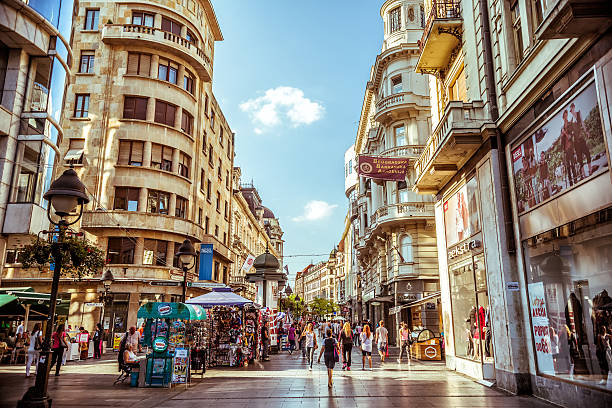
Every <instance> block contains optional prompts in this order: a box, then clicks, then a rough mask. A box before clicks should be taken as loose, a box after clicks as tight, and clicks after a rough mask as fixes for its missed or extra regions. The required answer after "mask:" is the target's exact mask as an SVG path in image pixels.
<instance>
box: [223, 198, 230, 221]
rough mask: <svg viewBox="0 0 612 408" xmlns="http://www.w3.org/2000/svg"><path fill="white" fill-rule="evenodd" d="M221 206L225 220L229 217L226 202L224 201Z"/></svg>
mask: <svg viewBox="0 0 612 408" xmlns="http://www.w3.org/2000/svg"><path fill="white" fill-rule="evenodd" d="M223 205H224V206H225V212H224V215H225V219H227V218H228V217H229V211H228V207H227V200H225V202H224V203H223Z"/></svg>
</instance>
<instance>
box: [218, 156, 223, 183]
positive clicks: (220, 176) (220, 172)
mask: <svg viewBox="0 0 612 408" xmlns="http://www.w3.org/2000/svg"><path fill="white" fill-rule="evenodd" d="M222 168H223V162H222V161H221V159H219V165H218V166H217V177H219V180H223V176H222V175H221V174H222V172H223V170H222Z"/></svg>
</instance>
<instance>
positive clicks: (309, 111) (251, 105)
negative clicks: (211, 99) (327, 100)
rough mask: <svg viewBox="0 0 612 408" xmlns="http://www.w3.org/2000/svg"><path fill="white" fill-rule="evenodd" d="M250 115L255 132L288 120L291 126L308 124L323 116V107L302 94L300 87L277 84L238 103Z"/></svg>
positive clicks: (257, 132)
mask: <svg viewBox="0 0 612 408" xmlns="http://www.w3.org/2000/svg"><path fill="white" fill-rule="evenodd" d="M240 109H241V110H242V111H243V112H246V113H248V114H249V116H250V117H251V121H252V122H253V125H254V126H255V129H254V131H255V133H256V134H261V133H263V132H264V131H265V129H266V128H271V127H274V126H278V125H280V124H281V123H284V122H288V123H289V124H290V125H291V126H292V127H298V126H300V125H310V124H311V123H314V122H316V121H317V120H319V119H321V118H322V117H323V114H324V112H325V108H324V107H323V105H321V104H320V103H318V102H314V101H312V100H310V99H308V98H306V97H305V96H304V92H303V91H302V90H301V89H298V88H293V87H290V86H279V87H276V88H270V89H268V90H267V91H266V92H265V93H264V94H263V96H259V97H257V98H254V99H249V100H247V101H246V102H243V103H241V104H240Z"/></svg>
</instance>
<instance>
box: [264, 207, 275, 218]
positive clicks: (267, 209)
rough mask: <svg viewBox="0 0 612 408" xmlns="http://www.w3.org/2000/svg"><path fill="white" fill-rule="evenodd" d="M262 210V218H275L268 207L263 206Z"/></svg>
mask: <svg viewBox="0 0 612 408" xmlns="http://www.w3.org/2000/svg"><path fill="white" fill-rule="evenodd" d="M263 210H264V213H263V217H264V218H276V217H275V216H274V213H273V212H272V210H270V209H269V208H268V207H263Z"/></svg>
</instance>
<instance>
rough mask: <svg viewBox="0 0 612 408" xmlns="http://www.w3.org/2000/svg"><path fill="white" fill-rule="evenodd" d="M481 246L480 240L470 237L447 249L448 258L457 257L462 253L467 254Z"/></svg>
mask: <svg viewBox="0 0 612 408" xmlns="http://www.w3.org/2000/svg"><path fill="white" fill-rule="evenodd" d="M481 246H482V242H480V240H478V239H472V240H468V241H465V242H462V243H461V244H459V245H456V246H454V247H452V248H450V249H449V250H448V259H449V260H450V259H454V258H457V257H459V256H461V255H463V254H467V253H469V252H472V251H474V250H476V249H478V248H480V247H481Z"/></svg>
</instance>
